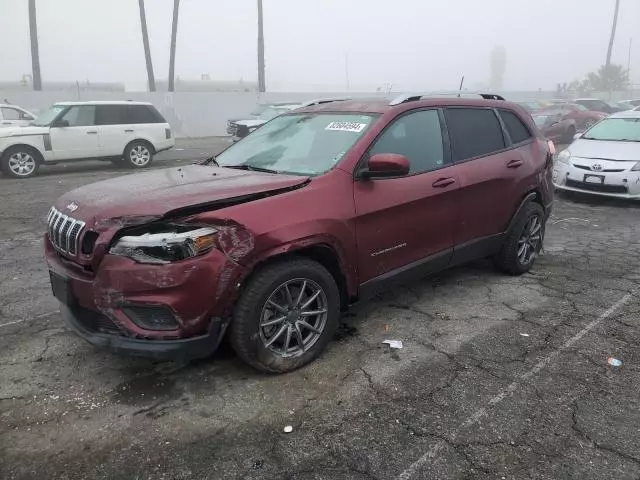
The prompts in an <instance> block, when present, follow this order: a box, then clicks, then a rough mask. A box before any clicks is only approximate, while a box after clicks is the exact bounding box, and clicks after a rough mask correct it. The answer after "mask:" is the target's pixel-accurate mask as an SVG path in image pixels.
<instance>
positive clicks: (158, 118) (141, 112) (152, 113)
mask: <svg viewBox="0 0 640 480" xmlns="http://www.w3.org/2000/svg"><path fill="white" fill-rule="evenodd" d="M127 117H128V119H129V122H128V123H166V121H165V119H164V118H162V115H160V112H158V110H156V108H155V107H153V106H151V105H128V106H127Z"/></svg>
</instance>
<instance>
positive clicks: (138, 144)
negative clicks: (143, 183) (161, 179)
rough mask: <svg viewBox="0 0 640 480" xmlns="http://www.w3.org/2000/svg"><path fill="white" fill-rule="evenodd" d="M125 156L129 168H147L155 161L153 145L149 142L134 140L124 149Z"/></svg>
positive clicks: (125, 162)
mask: <svg viewBox="0 0 640 480" xmlns="http://www.w3.org/2000/svg"><path fill="white" fill-rule="evenodd" d="M123 158H124V164H125V165H126V166H127V167H129V168H146V167H148V166H149V165H151V162H152V161H153V147H152V146H151V145H150V144H149V143H148V142H145V141H142V140H134V141H133V142H131V143H130V144H129V145H127V147H126V148H125V149H124V155H123Z"/></svg>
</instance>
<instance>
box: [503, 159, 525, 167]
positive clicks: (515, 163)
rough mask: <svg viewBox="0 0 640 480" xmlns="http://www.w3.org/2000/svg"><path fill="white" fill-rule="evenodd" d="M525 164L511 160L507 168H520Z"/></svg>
mask: <svg viewBox="0 0 640 480" xmlns="http://www.w3.org/2000/svg"><path fill="white" fill-rule="evenodd" d="M523 164H524V162H523V161H522V160H509V161H508V162H507V168H518V167H521V166H522V165H523Z"/></svg>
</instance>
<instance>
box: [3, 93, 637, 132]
mask: <svg viewBox="0 0 640 480" xmlns="http://www.w3.org/2000/svg"><path fill="white" fill-rule="evenodd" d="M636 93H637V96H636V97H634V98H637V97H638V96H640V92H636ZM380 95H381V94H375V93H335V92H334V93H318V92H316V93H299V92H298V93H282V92H273V93H272V92H268V93H266V94H262V96H261V97H260V101H262V102H286V101H293V102H297V101H299V102H303V101H308V100H313V99H317V98H327V97H369V98H371V97H374V96H380ZM504 95H505V97H506V98H508V99H510V100H515V101H518V100H534V99H545V98H547V99H548V98H553V97H554V96H555V95H554V93H552V92H509V93H505V94H504ZM388 96H392V95H388ZM627 96H628V95H625V94H620V95H615V96H614V97H615V98H625V97H627ZM605 98H606V97H605ZM4 99H6V100H8V101H9V102H10V103H13V104H16V105H20V106H21V107H23V108H26V109H27V110H30V111H32V112H33V113H38V111H41V110H43V109H45V108H47V107H48V106H50V105H51V104H52V103H55V102H61V101H77V100H139V101H147V102H151V103H153V104H154V105H155V106H156V107H157V108H158V110H160V111H161V112H162V114H163V115H164V116H165V118H166V119H167V121H168V122H169V123H170V124H171V126H172V128H173V130H174V132H175V135H176V136H177V137H208V136H222V135H226V124H227V120H228V119H229V118H246V117H247V115H249V113H250V112H251V111H252V110H253V109H254V108H255V106H256V105H257V104H258V103H259V100H258V96H257V95H256V94H255V93H244V92H242V93H222V92H176V93H160V92H156V93H147V92H127V93H117V92H87V91H42V92H33V91H28V90H26V91H25V90H0V103H1V102H3V101H4Z"/></svg>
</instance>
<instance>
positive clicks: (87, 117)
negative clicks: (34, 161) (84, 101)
mask: <svg viewBox="0 0 640 480" xmlns="http://www.w3.org/2000/svg"><path fill="white" fill-rule="evenodd" d="M95 112H96V107H95V106H94V105H72V106H71V107H69V109H68V110H67V111H66V112H65V113H64V114H63V115H62V116H61V117H60V118H58V119H56V121H55V122H54V124H53V125H51V129H50V134H51V148H52V149H53V159H54V160H72V159H82V158H95V157H99V156H100V135H99V134H98V127H96V124H95Z"/></svg>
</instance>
